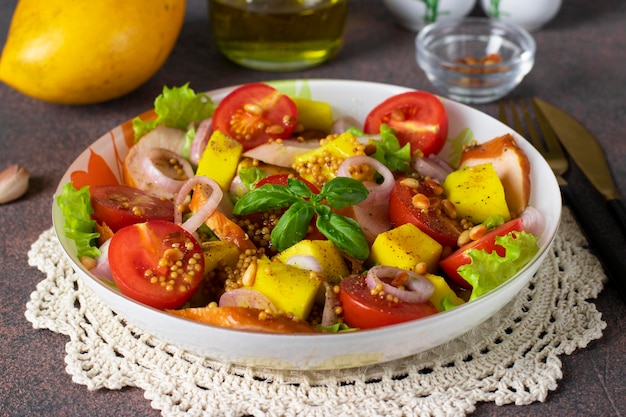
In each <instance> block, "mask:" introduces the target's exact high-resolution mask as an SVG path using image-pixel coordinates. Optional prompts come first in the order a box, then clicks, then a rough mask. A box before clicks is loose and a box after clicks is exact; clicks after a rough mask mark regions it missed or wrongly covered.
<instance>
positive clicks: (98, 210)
mask: <svg viewBox="0 0 626 417" xmlns="http://www.w3.org/2000/svg"><path fill="white" fill-rule="evenodd" d="M89 194H90V196H91V205H92V207H93V211H94V212H93V214H92V218H93V219H94V220H95V221H96V222H98V223H100V224H103V223H106V225H107V226H109V227H110V228H111V230H113V231H114V232H116V231H118V230H119V229H121V228H122V227H125V226H129V225H131V224H135V223H141V222H145V221H148V220H168V221H173V220H174V203H172V202H171V201H169V200H162V199H160V198H158V197H155V196H153V195H151V194H148V193H146V192H145V191H142V190H139V189H137V188H133V187H129V186H126V185H97V186H93V187H90V189H89Z"/></svg>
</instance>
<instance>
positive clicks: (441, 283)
mask: <svg viewBox="0 0 626 417" xmlns="http://www.w3.org/2000/svg"><path fill="white" fill-rule="evenodd" d="M424 277H425V278H426V279H427V280H429V281H430V282H432V283H433V285H434V286H435V292H434V293H433V295H432V296H431V297H430V301H431V302H432V303H433V305H434V306H435V307H437V310H439V311H444V310H445V309H444V307H443V300H445V299H446V297H449V298H448V301H449V302H450V303H452V304H454V305H455V306H460V305H461V304H463V303H464V302H465V301H464V300H463V299H462V298H460V297H459V296H458V295H456V293H455V292H454V291H453V290H452V288H450V286H449V285H448V283H447V282H446V280H445V278H444V277H440V276H439V275H435V274H426V275H424Z"/></svg>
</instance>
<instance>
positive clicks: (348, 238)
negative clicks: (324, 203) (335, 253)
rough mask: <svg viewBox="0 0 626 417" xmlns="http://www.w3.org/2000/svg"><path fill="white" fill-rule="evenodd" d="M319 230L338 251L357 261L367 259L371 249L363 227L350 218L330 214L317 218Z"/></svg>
mask: <svg viewBox="0 0 626 417" xmlns="http://www.w3.org/2000/svg"><path fill="white" fill-rule="evenodd" d="M316 225H317V228H318V229H319V231H320V232H322V234H323V235H324V236H326V237H327V238H328V240H330V241H331V242H332V243H333V244H334V245H335V246H336V247H337V249H339V250H341V251H343V252H345V253H347V254H348V255H349V256H352V257H353V258H356V259H361V260H364V259H367V257H368V256H369V254H370V248H369V245H368V244H367V240H366V239H365V235H364V234H363V230H362V229H361V226H359V224H358V223H357V222H356V221H355V220H354V219H351V218H349V217H344V216H341V215H339V214H337V213H333V212H329V214H328V215H325V216H321V215H319V212H318V216H317V221H316Z"/></svg>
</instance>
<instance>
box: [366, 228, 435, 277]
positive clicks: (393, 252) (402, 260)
mask: <svg viewBox="0 0 626 417" xmlns="http://www.w3.org/2000/svg"><path fill="white" fill-rule="evenodd" d="M442 249H443V247H442V246H441V244H440V243H439V242H437V241H436V240H434V239H433V238H431V237H430V236H428V235H427V234H426V233H424V232H422V231H421V230H420V229H419V228H418V227H417V226H415V225H413V224H411V223H407V224H403V225H402V226H399V227H396V228H395V229H391V230H389V231H387V232H384V233H381V234H379V235H378V236H377V237H376V240H374V243H373V244H372V251H371V255H370V258H371V261H372V262H373V263H374V264H377V265H388V266H394V267H396V268H402V269H406V270H409V271H412V270H413V269H414V268H415V265H417V264H418V263H420V262H425V263H426V265H428V271H429V272H435V271H436V270H437V267H438V266H437V265H438V262H439V258H440V257H441V251H442Z"/></svg>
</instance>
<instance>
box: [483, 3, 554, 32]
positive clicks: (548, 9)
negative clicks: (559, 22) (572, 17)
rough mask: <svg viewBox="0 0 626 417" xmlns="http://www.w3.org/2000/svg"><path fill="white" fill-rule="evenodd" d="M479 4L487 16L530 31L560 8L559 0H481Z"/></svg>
mask: <svg viewBox="0 0 626 417" xmlns="http://www.w3.org/2000/svg"><path fill="white" fill-rule="evenodd" d="M480 4H481V7H482V9H483V11H484V12H485V14H487V16H489V17H491V18H493V19H496V20H500V21H502V22H512V23H516V24H518V25H520V26H522V27H523V28H525V29H526V30H530V31H535V30H538V29H540V28H541V27H542V26H543V25H545V24H546V23H548V22H549V21H551V20H552V19H554V17H555V16H556V15H557V13H558V12H559V10H560V9H561V0H524V1H520V0H497V1H493V0H481V2H480Z"/></svg>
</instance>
